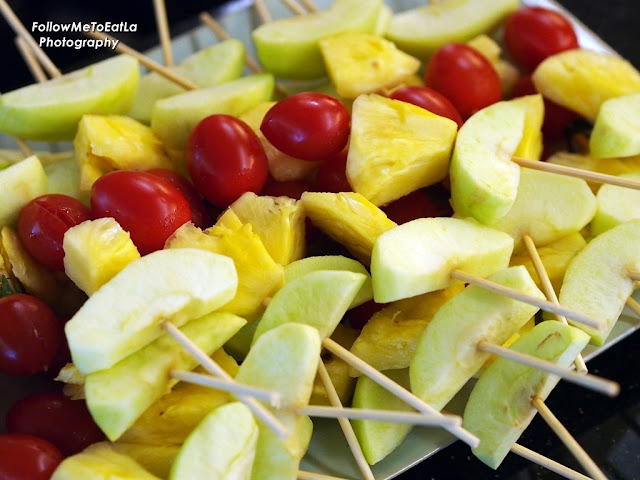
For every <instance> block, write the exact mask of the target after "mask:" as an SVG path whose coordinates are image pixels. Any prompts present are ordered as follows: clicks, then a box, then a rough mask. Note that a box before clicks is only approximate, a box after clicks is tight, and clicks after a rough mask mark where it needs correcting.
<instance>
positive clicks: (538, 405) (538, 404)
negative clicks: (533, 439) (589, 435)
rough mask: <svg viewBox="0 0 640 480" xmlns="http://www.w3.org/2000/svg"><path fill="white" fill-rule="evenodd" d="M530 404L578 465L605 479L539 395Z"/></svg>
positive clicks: (595, 476)
mask: <svg viewBox="0 0 640 480" xmlns="http://www.w3.org/2000/svg"><path fill="white" fill-rule="evenodd" d="M531 404H532V405H533V407H534V408H535V409H536V410H537V411H538V413H540V416H541V417H542V418H543V419H544V421H545V422H547V425H549V427H551V429H552V430H553V431H554V432H555V433H556V435H557V436H558V438H559V439H560V440H561V441H562V443H564V444H565V446H566V447H567V448H568V449H569V451H570V452H571V453H572V454H573V456H574V457H575V458H576V460H578V462H580V465H582V466H583V467H584V469H585V470H586V471H587V472H588V473H589V475H591V477H592V478H593V479H594V480H607V477H606V476H605V474H604V473H602V470H600V468H599V467H598V466H597V465H596V464H595V462H594V461H593V460H592V458H591V457H590V456H589V455H588V454H587V452H585V451H584V449H583V448H582V447H581V446H580V445H579V444H578V442H576V440H575V439H574V438H573V437H572V436H571V434H570V433H569V432H568V431H567V429H566V428H565V427H564V425H562V423H560V421H559V420H558V419H557V418H556V416H555V415H554V414H553V413H552V412H551V410H549V408H548V407H547V406H546V405H545V403H544V401H543V400H542V399H541V398H540V397H537V396H536V397H533V398H532V399H531Z"/></svg>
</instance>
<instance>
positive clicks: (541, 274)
mask: <svg viewBox="0 0 640 480" xmlns="http://www.w3.org/2000/svg"><path fill="white" fill-rule="evenodd" d="M522 240H523V241H524V246H525V248H526V249H527V253H528V254H529V258H531V263H533V268H534V269H535V271H536V273H537V274H538V278H539V279H540V284H541V286H542V291H543V292H544V295H545V297H547V300H549V301H550V302H552V303H554V304H555V305H560V302H559V301H558V296H557V295H556V291H555V290H554V289H553V285H551V280H550V279H549V274H548V273H547V270H546V269H545V268H544V264H543V263H542V259H541V258H540V254H539V253H538V249H537V248H536V245H535V244H534V243H533V239H532V238H531V236H530V235H524V236H523V237H522ZM554 315H555V317H556V320H558V321H559V322H560V323H563V324H565V325H568V322H567V319H566V318H565V317H564V316H563V315H560V314H558V313H554ZM573 364H574V365H575V367H576V371H577V372H578V373H582V374H584V373H587V371H588V370H587V365H586V364H585V363H584V359H583V358H582V354H580V353H579V354H578V356H577V357H576V359H575V360H574V361H573Z"/></svg>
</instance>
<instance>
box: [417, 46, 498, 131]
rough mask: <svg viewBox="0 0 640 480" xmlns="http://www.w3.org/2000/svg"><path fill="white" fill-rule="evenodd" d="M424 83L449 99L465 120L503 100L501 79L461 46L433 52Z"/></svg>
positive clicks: (479, 56)
mask: <svg viewBox="0 0 640 480" xmlns="http://www.w3.org/2000/svg"><path fill="white" fill-rule="evenodd" d="M424 83H425V85H426V86H427V87H431V88H433V89H434V90H437V91H438V92H440V93H441V94H442V95H444V96H445V97H446V98H448V99H449V100H450V101H451V103H452V104H453V105H454V106H455V107H456V109H457V110H458V112H459V113H460V115H461V116H462V118H463V119H464V120H466V119H467V118H469V117H470V116H471V115H473V114H474V113H475V112H477V111H478V110H480V109H482V108H484V107H487V106H489V105H491V104H493V103H496V102H498V101H500V100H501V99H502V86H501V85H500V78H499V77H498V73H497V72H496V70H495V68H493V65H491V63H490V62H489V60H487V59H486V58H485V57H484V56H482V54H481V53H480V52H478V51H477V50H476V49H474V48H472V47H469V46H468V45H464V44H461V43H450V44H448V45H445V46H444V47H441V48H439V49H438V50H436V52H435V53H434V54H433V55H432V56H431V58H430V59H429V62H428V63H427V67H426V70H425V74H424Z"/></svg>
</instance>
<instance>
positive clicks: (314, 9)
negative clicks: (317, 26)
mask: <svg viewBox="0 0 640 480" xmlns="http://www.w3.org/2000/svg"><path fill="white" fill-rule="evenodd" d="M302 4H303V5H304V6H305V7H307V10H309V11H310V12H317V11H318V7H317V6H316V4H315V3H313V2H312V0H302Z"/></svg>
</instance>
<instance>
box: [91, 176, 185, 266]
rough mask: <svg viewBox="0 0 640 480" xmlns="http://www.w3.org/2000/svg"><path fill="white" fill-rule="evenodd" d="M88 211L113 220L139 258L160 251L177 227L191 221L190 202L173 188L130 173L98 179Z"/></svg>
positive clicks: (168, 184)
mask: <svg viewBox="0 0 640 480" xmlns="http://www.w3.org/2000/svg"><path fill="white" fill-rule="evenodd" d="M91 209H92V210H93V213H94V215H95V216H96V217H113V218H114V219H115V220H116V221H117V222H118V223H119V224H120V226H121V227H122V228H123V229H124V230H126V231H127V232H129V234H130V235H131V240H132V241H133V243H134V244H135V245H136V247H138V250H139V251H140V254H141V255H146V254H147V253H151V252H153V251H155V250H160V249H162V248H163V247H164V243H165V242H166V240H167V238H169V236H171V234H172V233H173V232H175V231H176V229H177V228H178V227H180V226H181V225H183V224H184V223H186V222H189V221H191V210H190V208H189V203H188V202H187V201H186V200H185V198H184V196H183V195H182V194H181V193H180V191H179V190H178V189H177V188H176V187H174V186H173V185H172V184H171V183H169V182H167V181H166V180H163V179H162V178H159V177H157V176H155V175H153V174H151V173H147V172H138V171H132V170H116V171H113V172H109V173H107V174H105V175H103V176H102V177H100V178H99V179H98V180H97V181H96V182H95V183H94V184H93V187H91Z"/></svg>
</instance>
